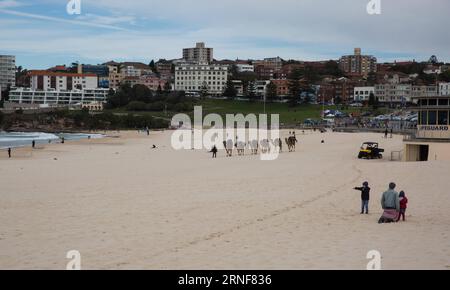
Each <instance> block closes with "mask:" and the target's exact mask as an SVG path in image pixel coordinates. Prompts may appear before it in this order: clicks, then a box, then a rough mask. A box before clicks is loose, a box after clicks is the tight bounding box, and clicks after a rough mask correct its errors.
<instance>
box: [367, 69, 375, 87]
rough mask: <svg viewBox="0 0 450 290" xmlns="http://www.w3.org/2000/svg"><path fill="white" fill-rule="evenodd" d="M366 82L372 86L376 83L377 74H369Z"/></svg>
mask: <svg viewBox="0 0 450 290" xmlns="http://www.w3.org/2000/svg"><path fill="white" fill-rule="evenodd" d="M367 82H368V84H369V85H371V86H374V85H375V84H376V83H377V74H376V73H374V72H370V73H369V74H368V75H367Z"/></svg>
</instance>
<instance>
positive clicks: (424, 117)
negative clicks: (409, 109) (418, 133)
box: [419, 111, 428, 125]
mask: <svg viewBox="0 0 450 290" xmlns="http://www.w3.org/2000/svg"><path fill="white" fill-rule="evenodd" d="M427 113H428V112H427V111H421V112H420V114H419V125H427V118H428V116H427Z"/></svg>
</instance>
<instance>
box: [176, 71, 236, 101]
mask: <svg viewBox="0 0 450 290" xmlns="http://www.w3.org/2000/svg"><path fill="white" fill-rule="evenodd" d="M227 80H228V66H227V65H209V64H179V65H176V66H175V90H177V91H186V92H200V91H202V90H204V89H207V91H208V94H210V95H221V94H222V93H223V91H224V89H225V88H226V84H227Z"/></svg>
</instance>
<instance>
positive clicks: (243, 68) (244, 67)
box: [236, 64, 255, 73]
mask: <svg viewBox="0 0 450 290" xmlns="http://www.w3.org/2000/svg"><path fill="white" fill-rule="evenodd" d="M236 68H237V71H238V72H240V73H242V72H254V71H255V66H254V65H252V64H237V65H236Z"/></svg>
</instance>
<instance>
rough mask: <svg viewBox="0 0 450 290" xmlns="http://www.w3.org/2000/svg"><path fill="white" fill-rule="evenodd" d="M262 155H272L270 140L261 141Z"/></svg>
mask: <svg viewBox="0 0 450 290" xmlns="http://www.w3.org/2000/svg"><path fill="white" fill-rule="evenodd" d="M261 153H263V154H265V153H270V143H269V140H268V139H263V140H261Z"/></svg>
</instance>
